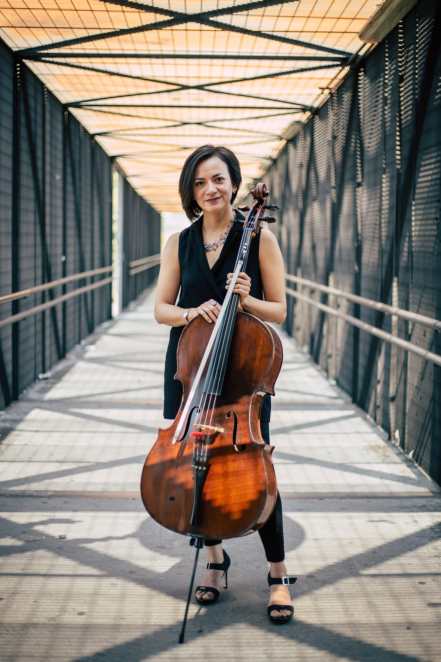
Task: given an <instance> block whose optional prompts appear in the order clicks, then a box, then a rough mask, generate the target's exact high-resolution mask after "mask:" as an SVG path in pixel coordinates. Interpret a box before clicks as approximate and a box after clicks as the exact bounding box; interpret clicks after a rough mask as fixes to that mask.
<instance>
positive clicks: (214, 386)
mask: <svg viewBox="0 0 441 662" xmlns="http://www.w3.org/2000/svg"><path fill="white" fill-rule="evenodd" d="M247 230H248V228H245V229H244V231H243V234H242V238H241V243H240V247H239V251H238V254H239V253H240V250H241V248H242V245H243V244H244V243H245V241H246V240H247V239H249V235H250V234H251V233H250V232H249V231H248V232H247ZM236 264H237V263H236ZM245 268H246V265H245V264H244V265H243V267H242V270H244V269H245ZM238 298H239V295H233V297H232V298H231V300H230V304H229V305H230V308H229V310H228V311H227V314H226V321H225V325H224V329H223V334H224V341H223V343H222V342H221V341H222V338H221V339H220V341H219V346H218V347H219V349H218V355H217V356H216V363H215V365H214V370H213V371H212V376H211V379H210V380H209V381H208V388H207V391H208V393H211V392H214V394H213V400H214V401H215V400H216V399H217V397H218V396H217V392H218V390H219V387H220V386H221V383H220V382H221V379H222V375H224V376H225V370H224V368H225V364H226V362H227V361H228V358H229V349H230V347H231V340H232V334H233V327H234V323H235V320H236V313H237V305H236V304H237V299H238ZM216 364H218V365H216ZM219 364H220V365H219ZM210 405H211V407H210V410H209V411H210V412H211V413H210V415H209V425H212V422H213V417H214V411H215V409H214V402H211V403H210ZM207 415H208V413H207ZM206 454H207V452H206V453H205V456H206Z"/></svg>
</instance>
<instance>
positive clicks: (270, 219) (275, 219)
mask: <svg viewBox="0 0 441 662" xmlns="http://www.w3.org/2000/svg"><path fill="white" fill-rule="evenodd" d="M260 220H261V221H266V222H267V223H275V222H276V221H277V218H274V216H264V217H263V218H261V219H260Z"/></svg>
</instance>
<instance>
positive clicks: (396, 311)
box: [286, 274, 441, 331]
mask: <svg viewBox="0 0 441 662" xmlns="http://www.w3.org/2000/svg"><path fill="white" fill-rule="evenodd" d="M286 279H287V280H289V281H291V282H293V283H300V284H301V285H306V286H307V287H308V288H310V289H317V290H320V291H321V292H328V293H329V294H336V295H337V296H339V297H341V298H342V299H347V300H348V301H353V302H354V303H359V304H361V305H362V306H367V307H368V308H374V309H375V310H381V311H383V312H385V313H389V314H390V315H396V316H397V317H401V318H402V319H406V320H409V321H411V322H418V323H419V324H424V325H425V326H429V327H430V328H432V329H437V330H438V331H441V321H440V320H437V319H434V318H432V317H426V316H425V315H420V314H419V313H412V312H410V311H409V310H404V309H403V308H396V307H395V306H389V305H388V304H386V303H381V302H380V301H374V300H373V299H366V298H365V297H360V296H358V295H357V294H352V293H349V292H345V291H344V290H339V289H337V288H336V287H330V286H329V285H322V284H321V283H317V282H316V281H314V280H308V279H306V278H301V277H300V276H293V275H291V274H286ZM293 291H294V290H293Z"/></svg>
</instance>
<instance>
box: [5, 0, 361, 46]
mask: <svg viewBox="0 0 441 662" xmlns="http://www.w3.org/2000/svg"><path fill="white" fill-rule="evenodd" d="M289 1H290V0H280V1H277V2H276V0H257V1H256V2H250V3H246V4H244V5H233V6H230V7H224V8H223V9H214V10H211V11H208V12H199V13H195V14H188V13H183V12H177V11H175V10H171V9H163V8H160V7H157V6H156V5H149V4H146V3H137V2H134V3H132V2H130V0H128V1H126V0H124V1H123V0H107V2H108V3H109V4H117V5H120V6H122V7H132V8H136V9H138V10H144V11H151V12H153V13H157V14H162V15H165V16H170V17H171V18H170V19H166V20H163V21H155V22H153V23H145V24H142V25H139V26H136V27H130V28H123V29H120V30H111V31H108V32H101V33H98V34H92V35H84V36H83V37H74V38H72V39H64V40H59V41H54V42H52V43H49V44H41V45H40V46H34V47H33V48H25V49H21V50H19V51H17V53H18V54H19V55H20V56H21V57H23V58H24V57H27V56H29V55H31V54H33V53H38V52H41V51H43V50H52V49H53V48H59V47H62V48H63V47H66V46H74V45H77V44H84V43H90V42H96V41H101V40H103V39H110V38H112V37H121V36H123V35H127V34H136V33H140V32H149V31H152V30H163V29H165V28H170V27H174V26H176V25H182V24H185V23H190V22H191V23H199V24H200V25H205V26H208V27H213V28H216V29H221V30H224V31H227V32H237V33H239V34H245V35H248V36H252V37H258V38H262V39H266V40H269V41H276V42H278V43H283V44H289V45H291V46H301V47H303V48H309V49H312V50H315V51H320V52H325V53H332V54H334V55H339V56H341V57H350V56H351V55H352V53H350V52H348V51H343V50H341V49H338V48H331V47H330V46H323V45H321V44H313V43H311V42H307V41H302V40H300V39H292V38H290V37H283V36H281V35H277V34H272V33H268V32H259V31H256V30H249V29H248V28H244V27H239V26H236V25H232V24H230V23H224V22H223V21H218V20H213V18H212V17H213V16H218V15H222V14H224V15H225V14H236V13H239V12H242V11H247V10H246V9H245V7H248V8H250V7H252V8H253V9H258V8H260V7H261V8H264V7H268V6H269V5H270V4H273V5H280V4H284V3H286V2H289ZM248 11H249V9H248Z"/></svg>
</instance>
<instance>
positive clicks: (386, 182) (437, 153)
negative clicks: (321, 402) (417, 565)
mask: <svg viewBox="0 0 441 662" xmlns="http://www.w3.org/2000/svg"><path fill="white" fill-rule="evenodd" d="M440 28H441V21H440V9H439V7H438V5H437V3H431V2H424V1H423V2H420V3H419V4H418V5H417V7H416V8H415V9H414V11H413V12H411V13H410V14H409V15H408V16H407V17H406V18H405V19H404V20H403V21H401V22H400V24H399V25H398V26H397V27H396V28H395V29H394V30H393V31H392V32H391V33H390V34H389V35H388V36H387V38H386V39H385V40H384V41H383V42H382V43H381V44H379V45H378V46H377V47H376V48H375V50H374V51H372V52H371V54H370V55H368V56H367V57H366V58H365V59H364V60H362V61H361V62H360V63H359V64H357V65H355V66H354V67H353V70H352V71H351V73H350V74H349V75H348V77H347V78H346V80H345V81H344V83H343V84H342V85H341V86H340V87H339V88H338V89H337V90H336V91H335V92H334V93H333V94H332V95H331V97H330V99H329V101H328V102H327V103H326V104H325V105H324V106H323V107H322V108H321V109H320V110H319V111H318V112H317V113H316V114H315V115H314V116H313V118H312V119H311V121H310V122H309V123H308V124H307V125H306V126H305V127H304V130H303V131H302V132H301V133H300V134H298V135H297V136H296V137H295V138H294V139H293V140H292V141H291V142H290V143H289V144H288V145H287V147H286V149H285V150H284V152H283V153H282V155H281V156H280V158H279V159H278V160H277V162H276V163H275V164H274V166H273V167H272V169H271V170H270V171H269V172H268V175H267V183H268V185H269V188H270V190H271V192H272V196H273V198H274V200H277V202H278V203H279V204H280V205H281V213H280V224H279V228H278V232H279V239H280V243H281V245H282V250H283V252H284V255H285V259H286V265H287V271H288V273H289V274H292V275H294V276H300V277H303V278H306V279H310V280H312V281H315V282H317V283H321V284H325V285H331V286H333V287H335V288H338V289H339V290H343V291H345V292H353V293H355V294H358V295H361V296H363V297H365V298H368V299H371V300H375V301H379V302H384V303H389V304H393V305H394V306H398V307H400V308H402V309H406V310H409V311H413V312H415V313H419V314H423V315H425V316H428V317H430V318H434V319H437V320H439V319H441V250H440V249H441V224H440V197H441V196H440V190H441V112H440V110H441V108H440V106H441V62H440V53H439V51H440V39H439V34H440ZM293 287H294V288H295V289H296V291H297V292H299V293H302V291H304V290H306V291H307V292H308V296H310V297H312V298H313V299H314V300H315V301H316V302H319V303H321V304H328V305H331V306H333V307H335V308H336V309H337V310H340V311H342V312H344V313H348V314H350V315H352V316H353V317H355V318H357V319H359V320H361V321H363V322H367V323H369V324H371V325H373V326H374V327H376V328H380V329H383V330H385V331H386V332H389V333H392V334H393V335H394V336H396V337H398V338H402V339H404V340H407V341H411V342H412V343H414V344H415V345H417V346H418V347H422V348H425V349H427V350H429V351H431V352H433V353H436V354H439V353H440V349H441V347H440V343H441V341H440V331H439V330H438V329H436V328H433V329H430V328H427V327H426V326H424V325H421V324H419V323H417V322H414V321H410V320H405V319H401V318H398V317H396V316H394V315H388V314H386V313H385V312H384V311H382V310H375V309H373V308H370V307H367V306H364V305H361V304H360V303H355V302H351V301H347V300H342V299H341V298H338V297H337V296H335V295H334V294H329V293H327V292H323V291H319V290H318V289H316V290H315V291H314V289H313V288H311V287H307V288H304V287H303V286H302V285H301V284H300V283H298V284H295V285H294V286H293ZM286 328H287V331H288V332H289V333H290V334H292V335H294V336H295V338H296V339H297V340H298V341H299V343H300V344H301V345H302V346H304V347H305V348H307V350H308V351H309V352H310V353H311V354H312V356H313V357H314V359H315V360H316V361H317V362H318V363H319V364H320V366H321V367H322V368H323V369H324V370H325V371H326V372H327V374H328V375H329V376H330V377H331V378H334V379H336V381H337V383H338V384H339V385H340V386H341V387H342V388H343V389H344V390H345V391H346V392H348V393H349V394H350V395H351V396H352V399H353V400H354V402H356V403H357V404H358V405H359V406H361V407H362V408H363V409H365V410H366V411H367V412H368V413H369V414H370V416H371V417H372V418H373V419H374V420H375V421H376V422H377V423H378V424H379V425H380V426H382V427H383V428H384V429H385V430H387V432H388V433H389V435H390V437H391V438H393V439H395V440H396V441H397V442H398V443H399V444H400V445H401V446H402V448H403V449H404V450H405V451H406V452H408V453H411V454H412V455H413V457H414V459H416V460H417V461H418V462H419V463H420V464H421V465H422V466H423V467H424V469H425V470H426V471H428V473H429V474H430V475H431V476H433V477H434V478H435V479H436V480H437V481H438V482H441V421H440V416H441V368H440V367H439V366H438V365H436V364H434V363H433V362H431V361H428V360H426V359H424V358H422V357H421V356H417V355H415V354H414V353H412V352H407V351H405V350H403V349H401V348H399V347H397V346H395V345H391V344H390V343H388V342H384V341H382V340H381V339H380V338H378V337H376V336H375V335H373V334H372V333H369V332H368V331H366V330H363V329H360V328H357V327H356V326H354V325H352V324H348V323H346V322H345V321H344V320H342V319H339V318H337V317H335V316H332V315H328V314H326V312H324V311H323V310H320V309H318V308H317V307H315V306H313V305H310V304H308V303H307V302H305V301H304V300H301V299H296V296H292V297H289V306H288V316H287V321H286Z"/></svg>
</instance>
